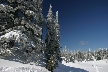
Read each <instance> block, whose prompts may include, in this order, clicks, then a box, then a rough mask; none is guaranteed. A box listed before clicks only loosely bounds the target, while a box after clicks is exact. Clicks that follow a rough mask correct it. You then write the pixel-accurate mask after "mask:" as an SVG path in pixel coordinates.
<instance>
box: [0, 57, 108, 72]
mask: <svg viewBox="0 0 108 72" xmlns="http://www.w3.org/2000/svg"><path fill="white" fill-rule="evenodd" d="M94 63H95V65H96V66H97V68H98V70H99V72H108V63H106V61H105V60H100V61H95V62H94ZM93 65H94V64H93V61H88V62H77V61H76V62H75V63H72V62H69V63H66V62H65V61H64V60H63V61H62V63H59V67H58V68H57V69H56V70H54V72H97V71H96V68H95V67H94V66H93ZM0 72H49V71H48V70H46V69H45V67H41V66H35V64H34V63H32V65H30V64H22V63H19V62H15V61H9V60H4V59H0Z"/></svg>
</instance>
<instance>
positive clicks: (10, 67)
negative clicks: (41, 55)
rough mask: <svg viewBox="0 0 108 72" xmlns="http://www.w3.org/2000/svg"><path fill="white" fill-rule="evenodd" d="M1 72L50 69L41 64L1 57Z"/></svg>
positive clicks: (44, 71) (37, 71)
mask: <svg viewBox="0 0 108 72" xmlns="http://www.w3.org/2000/svg"><path fill="white" fill-rule="evenodd" d="M32 64H33V63H32ZM0 72H48V70H46V69H45V68H44V67H41V66H35V64H33V65H30V64H22V63H19V62H15V61H9V60H4V59H0Z"/></svg>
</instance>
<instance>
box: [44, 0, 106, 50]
mask: <svg viewBox="0 0 108 72" xmlns="http://www.w3.org/2000/svg"><path fill="white" fill-rule="evenodd" d="M50 4H52V11H53V12H54V15H55V12H56V11H58V12H59V24H60V27H61V28H60V31H61V46H62V47H64V46H67V48H69V49H70V50H77V49H80V50H88V48H91V49H92V50H94V49H97V48H108V0H43V8H44V9H43V12H44V16H46V15H47V11H48V9H49V5H50Z"/></svg>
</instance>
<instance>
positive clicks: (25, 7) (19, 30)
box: [0, 0, 44, 59]
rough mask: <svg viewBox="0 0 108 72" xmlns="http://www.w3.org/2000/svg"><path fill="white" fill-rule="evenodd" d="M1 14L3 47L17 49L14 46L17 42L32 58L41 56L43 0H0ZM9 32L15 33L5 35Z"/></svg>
mask: <svg viewBox="0 0 108 72" xmlns="http://www.w3.org/2000/svg"><path fill="white" fill-rule="evenodd" d="M0 14H1V17H0V33H1V37H0V43H1V47H2V48H1V49H3V48H5V50H6V49H9V50H10V49H12V51H13V50H14V51H15V48H13V47H14V43H15V42H17V43H18V45H19V46H18V47H17V48H18V50H20V51H23V54H24V55H26V56H27V57H32V58H37V57H39V55H40V54H41V50H42V48H43V47H42V46H43V45H42V43H43V42H42V22H43V20H44V19H43V15H42V0H32V1H31V0H0ZM7 33H8V35H9V34H10V35H12V34H11V33H13V35H12V36H11V37H8V38H6V37H3V35H4V36H5V35H7ZM14 33H16V34H17V35H15V34H14ZM16 38H18V39H16ZM4 44H7V46H6V45H5V46H4ZM5 50H4V51H5ZM2 51H3V50H2ZM28 59H31V58H28Z"/></svg>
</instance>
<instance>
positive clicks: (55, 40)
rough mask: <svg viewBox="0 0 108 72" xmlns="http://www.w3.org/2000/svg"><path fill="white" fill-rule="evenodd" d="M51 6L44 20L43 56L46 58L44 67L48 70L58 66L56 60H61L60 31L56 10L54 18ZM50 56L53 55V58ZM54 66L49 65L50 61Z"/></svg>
mask: <svg viewBox="0 0 108 72" xmlns="http://www.w3.org/2000/svg"><path fill="white" fill-rule="evenodd" d="M51 9H52V6H51V5H50V8H49V11H48V15H47V20H46V28H47V34H46V39H45V43H46V49H45V56H46V58H47V61H46V62H47V63H46V68H47V69H48V70H50V71H53V70H54V69H55V68H56V67H57V66H58V61H61V52H60V43H59V42H60V31H59V28H60V27H59V24H58V12H56V18H55V17H54V15H53V12H52V10H51ZM52 56H54V59H51V58H53V57H52ZM52 61H53V63H54V66H52V65H50V64H51V63H50V62H52Z"/></svg>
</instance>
